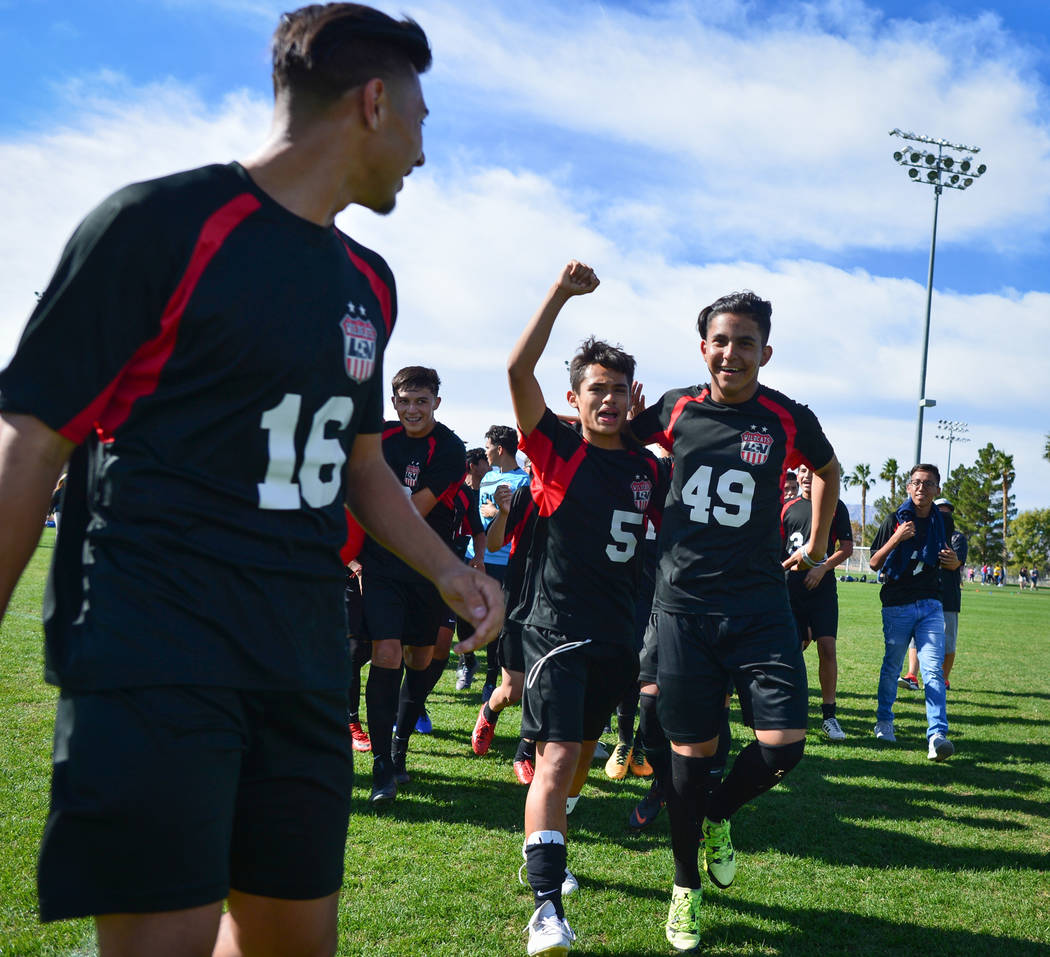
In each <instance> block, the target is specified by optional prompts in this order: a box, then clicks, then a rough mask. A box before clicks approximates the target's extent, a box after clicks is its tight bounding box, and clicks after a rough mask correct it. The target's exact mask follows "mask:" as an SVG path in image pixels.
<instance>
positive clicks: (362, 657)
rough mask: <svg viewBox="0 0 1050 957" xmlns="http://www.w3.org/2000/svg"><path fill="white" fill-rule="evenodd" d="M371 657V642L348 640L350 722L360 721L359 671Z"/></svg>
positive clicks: (356, 639)
mask: <svg viewBox="0 0 1050 957" xmlns="http://www.w3.org/2000/svg"><path fill="white" fill-rule="evenodd" d="M371 657H372V642H370V641H365V640H363V639H361V638H354V637H353V636H351V638H350V688H349V692H348V698H349V707H350V721H351V722H355V721H360V716H359V714H358V712H359V711H360V710H361V669H362V668H363V667H364V666H365V664H366V663H367V662H368V660H369V659H370V658H371Z"/></svg>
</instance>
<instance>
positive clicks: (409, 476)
mask: <svg viewBox="0 0 1050 957" xmlns="http://www.w3.org/2000/svg"><path fill="white" fill-rule="evenodd" d="M418 481H419V465H418V464H417V463H415V462H410V463H409V465H408V467H407V468H406V469H405V481H404V482H403V483H402V484H403V485H404V486H405V487H406V488H415V487H416V482H418Z"/></svg>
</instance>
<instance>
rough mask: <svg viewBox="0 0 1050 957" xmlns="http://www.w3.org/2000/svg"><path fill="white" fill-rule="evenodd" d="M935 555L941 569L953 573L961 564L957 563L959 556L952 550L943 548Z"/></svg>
mask: <svg viewBox="0 0 1050 957" xmlns="http://www.w3.org/2000/svg"><path fill="white" fill-rule="evenodd" d="M937 554H938V555H939V556H940V559H941V562H940V564H941V568H947V569H948V571H950V572H953V571H955V569H957V568H958V567H959V566H960V565H961V564H962V562H961V561H959V556H958V555H956V554H955V550H954V549H952V548H948V547H947V546H945V547H944V548H942V549H941V550H940V551H939V552H938V553H937Z"/></svg>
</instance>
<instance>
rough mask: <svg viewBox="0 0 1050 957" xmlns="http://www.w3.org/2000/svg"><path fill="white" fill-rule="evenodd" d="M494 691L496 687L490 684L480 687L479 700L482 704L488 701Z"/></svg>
mask: <svg viewBox="0 0 1050 957" xmlns="http://www.w3.org/2000/svg"><path fill="white" fill-rule="evenodd" d="M495 690H496V686H495V685H492V684H488V683H486V684H484V685H482V687H481V700H482V702H485V701H488V700H489V698H491V697H492V692H493V691H495Z"/></svg>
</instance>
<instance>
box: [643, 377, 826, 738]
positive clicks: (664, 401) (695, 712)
mask: <svg viewBox="0 0 1050 957" xmlns="http://www.w3.org/2000/svg"><path fill="white" fill-rule="evenodd" d="M631 426H632V429H633V431H634V434H635V435H636V436H637V437H638V438H639V440H640V441H642V442H644V443H646V444H649V443H653V442H657V443H659V444H660V445H662V446H663V447H664V448H666V449H667V450H669V451H670V452H672V454H673V456H674V463H675V464H674V473H673V476H672V481H671V490H670V493H669V494H668V498H667V503H666V505H665V508H664V517H663V523H662V525H661V528H660V536H659V547H660V564H659V567H658V573H657V583H656V594H655V596H654V599H653V610H654V616H655V619H656V621H655V624H656V627H657V632H658V642H659V676H658V678H659V684H660V698H659V708H660V720H661V723H662V724H663V726H664V729H665V730H666V732H667V735H668V737H669V738H671V740H672V741H682V742H699V741H706V740H709V739H711V738H713V737H714V736H715V735H716V734H717V733H718V728H719V724H720V721H721V715H722V709H723V702H724V699H725V691H726V684H727V681H728V680H729V679H730V678H732V680H733V681H734V683H735V684H736V687H737V692H738V694H739V696H740V702H741V709H742V712H743V716H744V720H745V722H747V723H748V724H751V725H752V726H753V727H755V728H758V729H762V728H802V727H805V724H806V677H805V664H804V662H803V659H802V654H801V649H800V648H799V646H798V642H797V641H796V640H795V626H794V621H793V619H792V616H791V612H790V608H789V606H788V600H787V589H786V586H785V584H784V573H783V568H782V567H781V564H780V557H779V556H780V548H781V544H780V510H781V495H782V489H783V482H784V474H785V472H786V471H787V470H788V469H789V468H794V467H796V466H798V465H799V464H801V463H806V464H807V465H809V466H810V467H811V468H813V469H815V470H816V469H820V468H822V467H823V466H825V465H826V464H827V463H828V462H829V461H831V459H832V457H833V454H834V453H833V450H832V448H831V445H830V443H829V442H828V440H827V438H826V437H825V436H824V433H823V431H822V430H821V428H820V424H819V423H818V422H817V419H816V416H814V415H813V413H812V412H811V411H810V410H809V409H808V408H807V407H806V406H804V405H801V404H799V403H797V402H794V401H793V400H791V399H789V398H788V397H787V396H785V395H783V394H781V393H779V392H776V391H774V390H772V389H768V388H766V387H765V386H762V385H761V384H760V385H758V389H757V391H756V393H755V395H754V396H752V398H750V399H749V400H747V401H746V402H742V403H739V404H733V405H723V404H720V403H717V402H715V401H714V400H713V399H712V398H711V394H710V391H709V388H708V387H707V386H693V387H690V388H686V389H676V390H673V391H671V392H668V393H666V394H665V395H664V396H663V397H662V398H661V399H660V400H659V401H658V402H657V403H656V404H655V405H653V406H650V407H649V408H647V409H646V410H645V411H644V412H642V413H641V414H640V415H639V416H637V417H636V418H635V419H634V420H633V422H632V423H631Z"/></svg>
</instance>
